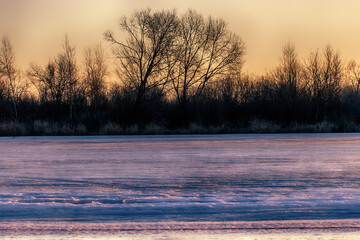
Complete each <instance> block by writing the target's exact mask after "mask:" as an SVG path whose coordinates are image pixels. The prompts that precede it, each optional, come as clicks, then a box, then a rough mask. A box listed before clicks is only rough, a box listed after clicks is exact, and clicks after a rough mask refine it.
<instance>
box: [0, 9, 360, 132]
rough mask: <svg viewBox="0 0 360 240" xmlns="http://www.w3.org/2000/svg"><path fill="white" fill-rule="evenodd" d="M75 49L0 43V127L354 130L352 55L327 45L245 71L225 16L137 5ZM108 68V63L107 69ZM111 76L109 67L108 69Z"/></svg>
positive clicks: (359, 120)
mask: <svg viewBox="0 0 360 240" xmlns="http://www.w3.org/2000/svg"><path fill="white" fill-rule="evenodd" d="M119 26H120V29H121V37H120V38H117V37H116V36H115V34H114V33H112V32H110V31H108V32H106V33H105V34H104V37H105V40H106V41H107V42H108V43H109V44H110V45H111V48H112V54H111V55H110V56H108V55H107V54H106V51H105V50H104V48H103V47H102V46H101V45H100V44H99V45H97V46H94V47H89V48H87V49H86V50H85V51H84V54H83V60H82V61H78V60H77V55H76V49H75V47H74V46H72V45H71V43H70V42H69V40H68V37H67V36H66V37H65V41H64V43H63V49H62V51H61V52H60V53H59V54H58V55H57V56H55V57H54V58H53V59H51V60H50V61H49V62H48V63H47V64H46V65H45V66H40V65H38V64H36V63H31V64H29V67H28V69H26V70H20V68H19V67H17V66H16V61H15V60H16V59H15V51H14V49H13V47H12V44H11V41H10V39H9V38H8V37H7V36H4V37H3V38H2V41H1V46H0V122H1V123H0V135H73V134H167V133H230V132H257V133H258V132H343V131H359V130H360V65H359V64H358V63H356V62H355V61H350V62H345V61H344V60H342V59H341V57H340V55H339V53H338V52H336V51H334V50H333V49H332V48H331V46H326V47H325V48H323V49H320V50H316V51H314V52H312V53H311V54H310V55H309V56H308V57H307V58H306V59H304V60H301V59H299V57H298V56H297V53H296V51H295V47H294V46H293V45H292V44H290V43H289V44H286V45H285V46H284V47H283V50H282V53H281V58H280V61H279V64H278V66H277V67H276V68H275V69H273V70H271V71H269V72H268V73H267V74H265V75H263V76H256V75H250V74H244V73H243V72H242V66H243V63H244V55H245V44H244V42H243V41H242V40H241V38H240V37H239V36H237V35H236V34H234V33H233V32H231V31H230V30H229V29H228V28H227V25H226V23H225V22H224V20H222V19H214V18H211V17H209V18H207V19H206V18H204V17H203V16H202V15H200V14H199V13H197V12H195V11H192V10H189V11H188V12H186V13H185V14H183V15H180V16H179V15H178V14H177V13H176V12H175V11H158V12H152V11H151V10H150V9H146V10H140V11H136V12H135V13H134V14H133V15H131V16H130V17H123V18H122V19H121V21H120V24H119ZM112 68H114V69H115V70H114V71H112V70H111V69H112ZM114 76H116V77H114Z"/></svg>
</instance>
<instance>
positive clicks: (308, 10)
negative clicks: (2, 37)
mask: <svg viewBox="0 0 360 240" xmlns="http://www.w3.org/2000/svg"><path fill="white" fill-rule="evenodd" d="M147 7H151V8H153V9H172V8H176V9H178V12H180V13H181V12H183V11H185V10H186V9H188V8H192V9H195V10H197V11H198V12H200V13H202V14H203V15H204V16H208V15H212V16H214V17H222V18H224V19H225V20H226V21H227V22H228V24H229V28H230V29H231V30H232V31H234V32H236V33H237V34H238V35H240V36H241V37H242V39H243V40H244V41H245V43H246V46H247V55H246V66H245V70H246V71H249V72H255V73H264V72H265V71H266V69H271V68H272V67H274V66H276V65H277V63H278V59H279V55H280V53H281V47H282V46H283V45H284V43H286V42H287V41H291V42H294V43H295V46H296V48H297V50H298V52H299V55H300V57H301V58H305V57H306V56H307V55H308V54H309V52H310V51H311V50H315V49H317V48H323V47H324V46H325V45H326V44H329V43H330V44H332V46H333V47H334V48H335V49H338V50H340V51H341V55H342V57H343V58H344V59H345V60H350V59H353V58H354V59H355V60H358V61H360V1H357V0H251V1H249V0H222V1H220V0H181V1H180V0H101V1H100V0H0V23H1V24H0V34H8V35H9V36H10V38H11V39H12V42H13V44H14V47H15V50H16V56H17V61H18V63H19V64H20V65H21V66H23V68H26V67H27V64H28V63H30V62H31V61H35V62H38V63H40V64H45V63H46V62H47V61H48V59H49V58H52V57H54V56H55V55H56V54H57V53H58V51H59V49H60V47H61V43H62V41H63V39H64V35H65V33H67V34H68V35H69V39H70V41H71V43H72V44H73V45H75V46H76V47H77V54H78V57H79V59H80V57H81V56H82V53H83V49H84V48H85V47H86V46H89V45H94V44H96V43H99V42H100V41H103V32H104V31H106V30H108V29H111V30H114V31H115V32H117V33H119V31H118V28H117V21H118V19H119V18H120V17H121V16H123V15H130V14H131V13H132V12H133V11H134V10H135V9H141V8H147ZM103 45H104V46H107V43H105V42H104V43H103Z"/></svg>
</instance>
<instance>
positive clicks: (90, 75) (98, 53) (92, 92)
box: [84, 44, 109, 109]
mask: <svg viewBox="0 0 360 240" xmlns="http://www.w3.org/2000/svg"><path fill="white" fill-rule="evenodd" d="M84 59H85V60H84V75H85V76H84V84H85V87H86V92H87V96H88V98H89V101H90V104H91V106H92V107H93V108H94V109H96V108H97V107H98V105H99V104H100V102H101V100H102V99H104V98H105V90H106V83H105V78H106V77H107V76H108V75H109V71H108V66H107V59H106V55H105V51H104V49H103V48H102V46H101V45H100V44H99V45H97V46H95V47H93V48H86V49H85V53H84Z"/></svg>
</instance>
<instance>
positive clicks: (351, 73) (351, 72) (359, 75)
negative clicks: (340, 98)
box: [346, 60, 360, 92]
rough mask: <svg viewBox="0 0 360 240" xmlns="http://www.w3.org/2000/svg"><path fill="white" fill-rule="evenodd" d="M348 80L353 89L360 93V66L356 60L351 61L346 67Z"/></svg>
mask: <svg viewBox="0 0 360 240" xmlns="http://www.w3.org/2000/svg"><path fill="white" fill-rule="evenodd" d="M346 71H347V76H348V80H350V83H351V85H352V87H353V88H354V89H355V91H356V92H359V91H360V65H359V64H358V63H357V62H355V60H351V61H350V62H349V63H348V64H347V67H346Z"/></svg>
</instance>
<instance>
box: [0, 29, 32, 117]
mask: <svg viewBox="0 0 360 240" xmlns="http://www.w3.org/2000/svg"><path fill="white" fill-rule="evenodd" d="M0 78H1V79H3V81H2V84H3V86H4V87H5V92H7V97H8V98H9V99H11V102H12V104H13V109H14V115H15V120H16V122H18V121H19V118H18V110H17V101H18V100H19V99H20V98H21V95H22V94H23V93H24V92H25V91H26V90H27V87H28V85H27V83H26V82H25V81H22V78H21V71H20V69H19V68H18V67H17V66H16V64H15V52H14V50H13V46H12V44H11V41H10V38H9V37H8V36H6V35H5V36H4V37H3V38H2V40H1V47H0Z"/></svg>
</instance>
